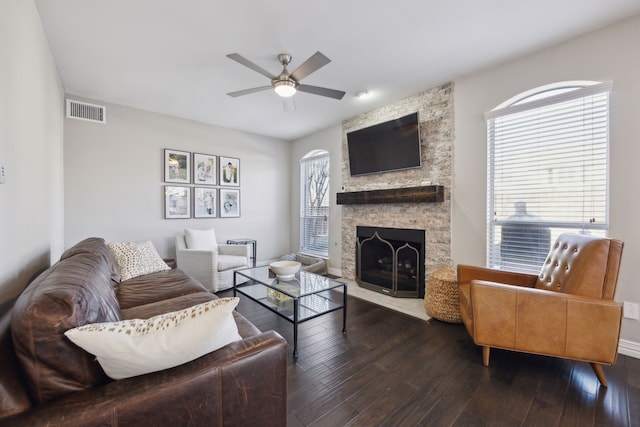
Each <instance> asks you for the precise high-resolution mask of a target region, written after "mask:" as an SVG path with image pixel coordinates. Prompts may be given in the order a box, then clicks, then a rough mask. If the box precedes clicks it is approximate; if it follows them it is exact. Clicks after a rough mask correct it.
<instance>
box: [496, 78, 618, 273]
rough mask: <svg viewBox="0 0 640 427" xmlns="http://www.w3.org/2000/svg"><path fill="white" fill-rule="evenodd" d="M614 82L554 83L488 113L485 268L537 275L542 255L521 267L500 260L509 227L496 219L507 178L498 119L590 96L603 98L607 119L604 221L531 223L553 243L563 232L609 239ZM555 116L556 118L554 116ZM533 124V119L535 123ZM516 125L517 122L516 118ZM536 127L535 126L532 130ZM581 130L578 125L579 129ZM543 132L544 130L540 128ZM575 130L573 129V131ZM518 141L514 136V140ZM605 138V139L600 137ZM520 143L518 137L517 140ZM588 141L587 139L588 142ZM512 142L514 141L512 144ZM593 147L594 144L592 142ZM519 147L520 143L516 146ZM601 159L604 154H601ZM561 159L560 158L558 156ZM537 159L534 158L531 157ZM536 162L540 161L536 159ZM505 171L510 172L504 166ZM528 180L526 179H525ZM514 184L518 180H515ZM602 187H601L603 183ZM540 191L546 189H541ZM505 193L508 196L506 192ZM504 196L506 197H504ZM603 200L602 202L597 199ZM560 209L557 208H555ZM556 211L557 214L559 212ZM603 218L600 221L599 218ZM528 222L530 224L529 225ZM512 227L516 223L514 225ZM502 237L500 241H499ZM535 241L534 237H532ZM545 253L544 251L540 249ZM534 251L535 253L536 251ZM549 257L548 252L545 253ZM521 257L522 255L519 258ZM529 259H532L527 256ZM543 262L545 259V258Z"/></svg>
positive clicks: (561, 146)
mask: <svg viewBox="0 0 640 427" xmlns="http://www.w3.org/2000/svg"><path fill="white" fill-rule="evenodd" d="M611 87H612V84H611V82H604V83H601V82H588V81H580V82H559V83H554V84H551V85H547V86H542V87H538V88H535V89H532V90H529V91H526V92H523V93H521V94H519V95H517V96H515V97H513V98H511V99H509V100H507V101H505V102H503V103H502V104H500V105H499V106H498V107H496V108H495V109H493V110H492V111H490V112H488V113H486V114H485V119H486V122H487V219H486V220H487V240H486V265H487V267H490V268H500V269H504V270H508V271H517V272H524V273H537V272H538V271H539V268H540V266H541V265H539V264H541V262H540V261H539V256H533V257H532V258H531V259H529V260H522V262H521V264H518V263H516V264H515V266H514V265H507V266H506V267H505V266H504V264H505V262H504V260H503V259H501V257H502V255H501V254H500V252H501V251H502V248H501V246H502V243H503V242H502V240H503V236H502V229H500V230H498V229H499V228H501V227H503V226H504V225H505V223H507V224H508V222H507V220H506V219H504V218H497V216H496V214H497V211H498V209H497V208H496V205H498V202H496V199H497V198H498V196H496V182H497V178H496V176H499V174H503V175H507V172H505V171H504V170H502V171H498V170H499V168H500V166H499V165H496V159H495V153H496V139H499V137H496V134H495V130H496V128H495V126H496V120H500V119H502V120H504V119H505V118H508V116H514V117H515V115H517V114H520V113H524V114H526V112H529V111H532V112H534V111H548V110H545V108H547V107H549V110H550V109H552V108H553V106H558V105H562V104H563V103H568V102H571V101H577V100H585V99H588V97H592V96H599V95H604V99H605V101H604V105H605V109H604V114H603V116H604V117H605V118H606V120H605V122H604V125H603V127H604V135H605V136H604V143H602V142H599V143H598V144H601V145H602V144H603V145H604V151H605V153H604V163H605V164H604V172H603V175H604V176H603V179H604V181H605V182H604V184H603V187H604V190H603V191H604V195H602V194H601V193H597V194H598V195H599V196H600V197H604V213H603V216H602V219H601V221H595V220H594V221H592V220H591V218H589V219H588V220H587V218H582V221H575V220H572V221H553V220H532V221H531V224H537V226H539V227H542V226H544V227H547V228H548V230H550V232H551V236H550V240H551V241H550V242H549V244H551V242H552V241H553V240H555V238H556V237H557V235H558V234H559V233H561V232H579V233H592V234H597V235H603V236H606V235H607V233H608V230H609V193H610V191H609V174H610V167H609V151H610V145H611V141H610V136H609V129H610V109H611V100H610V95H611ZM585 111H591V110H589V109H587V108H584V109H582V110H581V112H582V116H580V117H585V113H584V112H585ZM554 117H555V116H554ZM532 121H533V120H532ZM514 122H515V119H514ZM549 122H550V120H547V121H545V122H543V123H542V125H543V127H544V130H545V131H546V130H548V129H549V128H550V125H549ZM532 128H533V127H532ZM576 128H578V126H576ZM541 129H542V128H541ZM572 129H573V128H572ZM514 138H515V137H514ZM595 139H596V138H592V139H590V140H588V141H594V140H595ZM600 139H602V137H600ZM515 140H517V138H515ZM585 140H587V139H585ZM510 142H511V143H513V141H510ZM519 143H520V144H521V145H520V146H519V147H517V149H521V151H523V152H524V151H525V148H527V146H526V145H525V144H523V143H522V142H519ZM502 144H504V145H503V146H501V147H500V149H504V147H505V146H506V144H507V142H502ZM591 144H593V145H595V144H594V143H593V142H591ZM516 145H517V144H516ZM558 148H559V149H561V148H564V146H563V145H558ZM600 156H602V154H600ZM559 157H560V156H559ZM532 158H534V157H532ZM549 158H553V156H549ZM588 158H589V159H593V158H596V157H588ZM536 159H537V158H536ZM505 170H507V171H508V169H507V168H506V167H505ZM525 179H526V178H525ZM513 181H515V179H514V180H513ZM505 182H507V183H509V178H507V179H504V180H503V181H502V182H501V183H502V184H503V185H504V183H505ZM582 185H583V187H586V184H585V182H584V181H583V182H582ZM601 187H602V184H601ZM540 188H543V187H542V186H540ZM505 194H506V193H505ZM549 194H550V195H551V196H550V197H549V199H551V198H553V194H557V193H552V192H549ZM580 194H581V195H584V194H591V196H592V197H593V194H596V193H593V191H592V192H591V193H589V191H587V190H582V192H580ZM502 196H503V197H504V194H502ZM580 200H581V202H582V204H583V205H584V199H580ZM598 200H600V199H598ZM555 209H557V207H556V208H555ZM556 212H557V211H556ZM599 219H600V218H599ZM528 223H529V222H527V224H528ZM511 224H513V222H512V223H511ZM498 235H499V239H498ZM517 238H518V239H521V241H524V239H525V237H524V233H522V234H521V235H519V236H517ZM530 239H531V240H534V238H530ZM527 244H529V245H531V244H532V241H529V242H528V243H522V245H523V246H525V245H527ZM540 251H542V249H540ZM534 252H535V251H534ZM544 255H545V256H546V253H545V254H544ZM518 256H521V255H518ZM526 256H529V254H527V255H526ZM543 259H544V258H543Z"/></svg>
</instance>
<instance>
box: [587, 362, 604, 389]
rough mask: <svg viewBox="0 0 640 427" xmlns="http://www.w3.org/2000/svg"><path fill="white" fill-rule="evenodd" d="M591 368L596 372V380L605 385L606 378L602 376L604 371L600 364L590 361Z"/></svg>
mask: <svg viewBox="0 0 640 427" xmlns="http://www.w3.org/2000/svg"><path fill="white" fill-rule="evenodd" d="M590 365H591V369H593V372H595V373H596V377H598V381H600V384H602V385H603V386H605V387H607V378H606V377H605V376H604V371H603V370H602V365H601V364H599V363H590Z"/></svg>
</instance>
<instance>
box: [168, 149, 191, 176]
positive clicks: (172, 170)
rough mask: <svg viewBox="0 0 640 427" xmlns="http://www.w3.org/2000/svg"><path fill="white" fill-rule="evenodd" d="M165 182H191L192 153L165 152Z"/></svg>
mask: <svg viewBox="0 0 640 427" xmlns="http://www.w3.org/2000/svg"><path fill="white" fill-rule="evenodd" d="M164 181H165V182H176V183H182V184H189V183H190V182H191V153H188V152H186V151H176V150H164Z"/></svg>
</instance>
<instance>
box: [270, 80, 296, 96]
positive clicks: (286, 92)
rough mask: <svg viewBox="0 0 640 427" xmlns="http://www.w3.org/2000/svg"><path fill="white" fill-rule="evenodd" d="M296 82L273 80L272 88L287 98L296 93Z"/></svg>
mask: <svg viewBox="0 0 640 427" xmlns="http://www.w3.org/2000/svg"><path fill="white" fill-rule="evenodd" d="M296 86H297V84H296V82H294V81H293V80H277V81H275V82H273V89H274V90H275V91H276V93H277V94H278V95H280V96H281V97H283V98H289V97H291V96H293V95H295V94H296V92H297V89H296Z"/></svg>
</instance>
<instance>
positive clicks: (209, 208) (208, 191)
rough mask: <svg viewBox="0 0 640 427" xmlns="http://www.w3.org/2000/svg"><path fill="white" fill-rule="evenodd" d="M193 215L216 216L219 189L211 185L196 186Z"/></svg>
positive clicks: (198, 216)
mask: <svg viewBox="0 0 640 427" xmlns="http://www.w3.org/2000/svg"><path fill="white" fill-rule="evenodd" d="M193 192H194V196H193V206H194V207H193V217H194V218H215V217H216V216H217V214H216V204H217V202H218V197H217V196H218V190H217V189H215V188H211V187H194V189H193Z"/></svg>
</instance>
